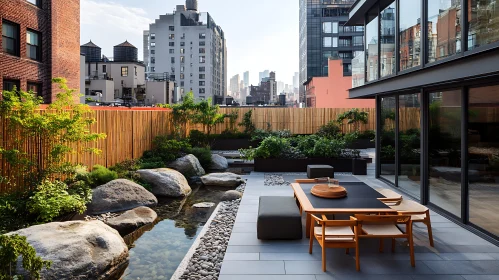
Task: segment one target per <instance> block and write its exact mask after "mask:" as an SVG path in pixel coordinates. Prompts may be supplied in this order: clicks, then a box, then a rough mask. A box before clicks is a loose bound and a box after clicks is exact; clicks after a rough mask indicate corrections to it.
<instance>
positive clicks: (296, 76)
mask: <svg viewBox="0 0 499 280" xmlns="http://www.w3.org/2000/svg"><path fill="white" fill-rule="evenodd" d="M299 81H300V74H299V73H298V72H295V74H294V75H293V88H298V87H299V84H300V82H299Z"/></svg>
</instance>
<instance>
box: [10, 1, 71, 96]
mask: <svg viewBox="0 0 499 280" xmlns="http://www.w3.org/2000/svg"><path fill="white" fill-rule="evenodd" d="M0 26H1V27H2V28H1V29H2V42H1V43H0V84H2V88H0V90H4V89H7V90H9V89H12V87H13V86H14V85H15V86H17V87H18V88H20V89H22V90H33V91H34V92H37V93H38V94H39V95H40V96H43V99H44V102H45V103H50V102H51V101H52V100H53V98H54V97H55V95H56V94H57V92H58V89H57V88H56V87H55V86H53V85H52V84H51V78H52V77H64V78H66V79H67V80H68V86H69V87H70V88H74V89H79V88H80V0H0Z"/></svg>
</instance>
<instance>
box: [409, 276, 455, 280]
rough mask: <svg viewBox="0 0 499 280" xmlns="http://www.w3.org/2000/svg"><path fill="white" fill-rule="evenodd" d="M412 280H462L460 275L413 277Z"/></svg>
mask: <svg viewBox="0 0 499 280" xmlns="http://www.w3.org/2000/svg"><path fill="white" fill-rule="evenodd" d="M412 279H413V280H464V278H463V277H462V276H461V275H413V276H412Z"/></svg>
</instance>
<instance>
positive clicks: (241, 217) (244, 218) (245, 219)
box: [236, 212, 258, 223]
mask: <svg viewBox="0 0 499 280" xmlns="http://www.w3.org/2000/svg"><path fill="white" fill-rule="evenodd" d="M257 218H258V215H257V214H256V213H241V212H239V213H237V217H236V223H238V222H239V223H256V221H257Z"/></svg>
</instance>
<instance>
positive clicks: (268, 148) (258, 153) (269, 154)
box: [240, 136, 291, 160]
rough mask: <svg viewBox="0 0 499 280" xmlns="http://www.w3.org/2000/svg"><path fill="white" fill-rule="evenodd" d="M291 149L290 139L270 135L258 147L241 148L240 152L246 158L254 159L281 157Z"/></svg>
mask: <svg viewBox="0 0 499 280" xmlns="http://www.w3.org/2000/svg"><path fill="white" fill-rule="evenodd" d="M289 150H291V145H290V143H289V141H288V139H286V138H279V137H275V136H269V137H267V138H265V139H264V140H263V141H262V143H261V144H260V146H258V148H255V149H241V150H240V152H241V155H242V157H243V158H244V159H247V160H253V159H255V158H262V159H265V158H281V157H283V155H284V154H285V152H286V151H289Z"/></svg>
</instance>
